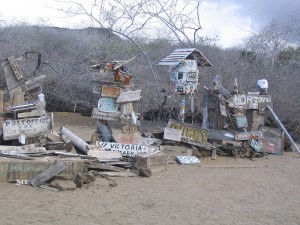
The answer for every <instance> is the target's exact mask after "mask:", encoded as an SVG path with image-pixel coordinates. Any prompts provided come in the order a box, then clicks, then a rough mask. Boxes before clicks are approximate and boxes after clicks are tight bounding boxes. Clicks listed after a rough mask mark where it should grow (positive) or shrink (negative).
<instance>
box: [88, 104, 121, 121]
mask: <svg viewBox="0 0 300 225" xmlns="http://www.w3.org/2000/svg"><path fill="white" fill-rule="evenodd" d="M120 116H121V112H119V111H117V112H101V111H99V110H98V109H97V108H96V107H93V110H92V115H91V117H92V118H93V119H98V120H108V121H119V118H120Z"/></svg>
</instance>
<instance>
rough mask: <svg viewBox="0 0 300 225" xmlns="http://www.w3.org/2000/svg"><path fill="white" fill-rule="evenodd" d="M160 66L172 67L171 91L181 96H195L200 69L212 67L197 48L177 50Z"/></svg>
mask: <svg viewBox="0 0 300 225" xmlns="http://www.w3.org/2000/svg"><path fill="white" fill-rule="evenodd" d="M158 65H162V66H171V73H170V89H171V91H172V92H176V93H179V94H193V93H195V92H196V90H197V86H198V83H199V70H198V68H199V67H206V66H212V64H211V63H210V62H209V61H208V60H207V59H206V58H205V57H204V55H203V54H202V53H201V52H200V51H199V50H198V49H196V48H183V49H176V50H175V51H173V52H172V53H171V54H170V55H169V56H167V57H166V58H164V59H162V60H161V61H160V62H159V63H158Z"/></svg>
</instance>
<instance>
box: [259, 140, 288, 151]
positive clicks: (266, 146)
mask: <svg viewBox="0 0 300 225" xmlns="http://www.w3.org/2000/svg"><path fill="white" fill-rule="evenodd" d="M258 141H259V144H260V145H261V146H262V149H263V151H264V152H267V153H271V154H275V155H281V154H282V151H283V145H282V140H281V138H273V137H263V138H260V139H259V140H258Z"/></svg>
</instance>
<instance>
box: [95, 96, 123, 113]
mask: <svg viewBox="0 0 300 225" xmlns="http://www.w3.org/2000/svg"><path fill="white" fill-rule="evenodd" d="M117 109H118V105H117V103H116V100H115V99H113V98H100V99H99V100H98V110H99V111H101V112H116V111H117Z"/></svg>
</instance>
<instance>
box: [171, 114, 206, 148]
mask: <svg viewBox="0 0 300 225" xmlns="http://www.w3.org/2000/svg"><path fill="white" fill-rule="evenodd" d="M167 127H169V128H173V129H177V130H181V141H182V142H185V143H189V144H192V145H196V146H203V145H204V144H205V143H206V142H207V135H208V130H207V129H203V128H198V127H195V126H192V125H190V124H186V123H181V122H178V121H176V120H172V119H171V120H169V122H168V126H167Z"/></svg>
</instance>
